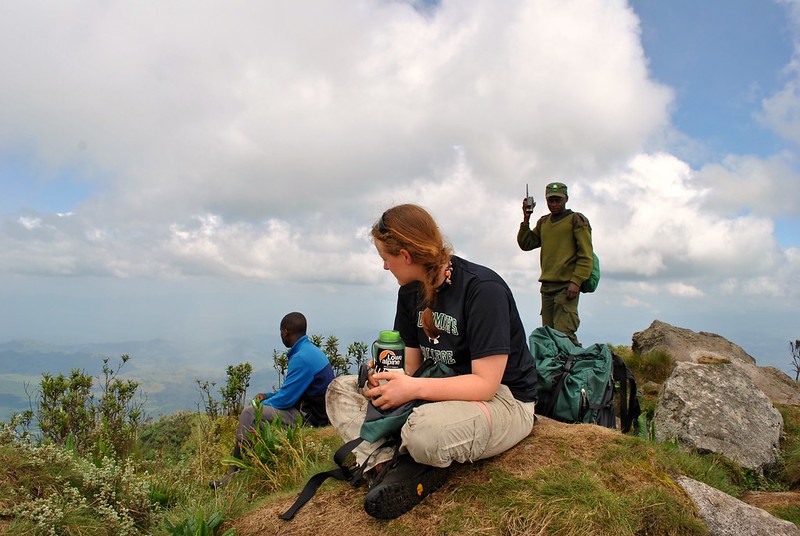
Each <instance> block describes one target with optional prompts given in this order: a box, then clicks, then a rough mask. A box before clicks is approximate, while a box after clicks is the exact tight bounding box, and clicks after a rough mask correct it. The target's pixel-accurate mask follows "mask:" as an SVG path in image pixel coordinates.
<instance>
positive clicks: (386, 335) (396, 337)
mask: <svg viewBox="0 0 800 536" xmlns="http://www.w3.org/2000/svg"><path fill="white" fill-rule="evenodd" d="M378 338H379V339H380V340H381V341H382V342H400V332H399V331H392V330H386V331H381V333H380V335H379V336H378Z"/></svg>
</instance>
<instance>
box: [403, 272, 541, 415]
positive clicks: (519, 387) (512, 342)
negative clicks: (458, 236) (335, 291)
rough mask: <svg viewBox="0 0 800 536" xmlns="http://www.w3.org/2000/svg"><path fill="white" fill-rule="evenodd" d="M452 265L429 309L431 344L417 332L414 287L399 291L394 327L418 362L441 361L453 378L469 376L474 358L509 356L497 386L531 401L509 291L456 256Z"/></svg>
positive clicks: (528, 359)
mask: <svg viewBox="0 0 800 536" xmlns="http://www.w3.org/2000/svg"><path fill="white" fill-rule="evenodd" d="M452 263H453V270H452V274H451V276H450V281H451V283H450V284H449V285H447V284H445V285H443V286H442V288H441V289H440V290H439V292H438V293H437V294H436V302H435V303H434V305H433V307H432V308H431V309H432V310H433V317H434V323H435V325H436V327H437V328H439V330H440V331H441V333H440V334H439V336H438V337H437V338H436V339H434V340H431V339H430V338H428V336H427V335H426V334H425V331H424V330H423V329H422V311H423V310H424V307H422V305H421V295H420V289H421V284H420V283H419V282H414V283H410V284H408V285H404V286H402V287H400V290H399V291H398V296H397V313H396V315H395V319H394V328H395V329H396V330H397V331H399V332H400V335H401V336H402V338H403V341H404V342H405V344H406V346H407V347H409V348H419V349H420V351H421V352H422V358H423V359H426V358H432V359H434V360H436V361H441V362H442V363H445V364H447V365H449V366H450V367H451V368H453V370H455V371H456V372H457V373H458V374H470V373H471V372H472V360H473V359H480V358H482V357H486V356H491V355H497V354H508V362H507V363H506V370H505V372H504V373H503V379H502V383H503V384H504V385H507V386H508V388H509V389H510V390H511V393H512V394H513V395H514V398H516V399H517V400H520V401H522V402H533V401H535V400H536V399H537V393H536V367H535V366H534V363H533V357H532V356H531V353H530V350H529V349H528V343H527V339H526V335H525V329H524V328H523V326H522V320H521V319H520V316H519V311H518V310H517V304H516V303H515V302H514V296H513V295H512V294H511V289H510V288H509V287H508V285H506V283H505V281H503V279H502V278H501V277H500V276H499V275H497V273H495V272H494V271H493V270H491V269H489V268H486V267H485V266H480V265H478V264H475V263H472V262H469V261H467V260H465V259H462V258H460V257H455V256H453V257H452Z"/></svg>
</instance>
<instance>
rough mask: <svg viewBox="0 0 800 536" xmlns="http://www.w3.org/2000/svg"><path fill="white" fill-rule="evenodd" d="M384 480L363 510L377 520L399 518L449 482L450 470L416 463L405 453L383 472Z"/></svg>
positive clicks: (380, 482)
mask: <svg viewBox="0 0 800 536" xmlns="http://www.w3.org/2000/svg"><path fill="white" fill-rule="evenodd" d="M381 473H382V474H381V475H380V476H381V478H380V480H379V481H378V482H376V483H375V485H374V487H372V489H370V490H369V492H367V496H366V497H365V498H364V510H366V511H367V513H368V514H369V515H371V516H372V517H375V518H378V519H394V518H396V517H399V516H401V515H403V514H405V513H406V512H408V511H409V510H411V509H412V508H414V507H415V506H416V505H418V504H419V503H420V502H422V499H424V498H425V497H427V496H428V495H430V494H431V493H433V492H434V491H436V490H437V489H439V487H441V485H442V484H444V483H445V482H447V476H448V475H447V469H440V468H438V467H433V466H430V465H423V464H421V463H417V462H415V461H414V460H413V458H411V456H409V455H408V454H404V455H403V456H400V458H398V460H397V462H396V464H393V466H391V467H388V468H385V469H384V470H383V471H381Z"/></svg>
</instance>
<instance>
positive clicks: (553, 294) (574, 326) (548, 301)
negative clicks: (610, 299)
mask: <svg viewBox="0 0 800 536" xmlns="http://www.w3.org/2000/svg"><path fill="white" fill-rule="evenodd" d="M568 286H569V283H568V282H567V283H542V288H541V293H542V325H543V326H549V327H551V328H553V329H557V330H558V331H560V332H561V333H563V334H564V335H566V336H567V337H569V338H570V340H571V341H572V342H573V344H575V346H580V343H579V342H578V337H577V336H576V335H575V332H576V331H578V326H580V325H581V319H580V318H579V317H578V300H579V299H580V297H581V295H580V293H578V295H577V296H576V297H575V299H574V300H568V299H567V287H568Z"/></svg>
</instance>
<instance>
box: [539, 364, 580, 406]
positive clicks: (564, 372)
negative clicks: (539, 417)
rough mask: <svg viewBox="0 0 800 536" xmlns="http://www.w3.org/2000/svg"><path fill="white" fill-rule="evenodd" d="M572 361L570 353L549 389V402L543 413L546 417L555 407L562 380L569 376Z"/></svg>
mask: <svg viewBox="0 0 800 536" xmlns="http://www.w3.org/2000/svg"><path fill="white" fill-rule="evenodd" d="M572 363H573V357H572V354H569V355H567V360H566V361H565V362H564V365H563V366H562V367H561V373H560V376H559V377H558V383H557V384H556V386H555V387H554V388H553V390H552V391H550V402H549V403H548V404H547V411H546V413H545V415H547V416H548V417H552V416H553V412H554V411H555V409H556V402H558V395H560V394H561V390H562V389H564V382H565V381H566V380H567V376H569V372H570V371H571V370H572Z"/></svg>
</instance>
